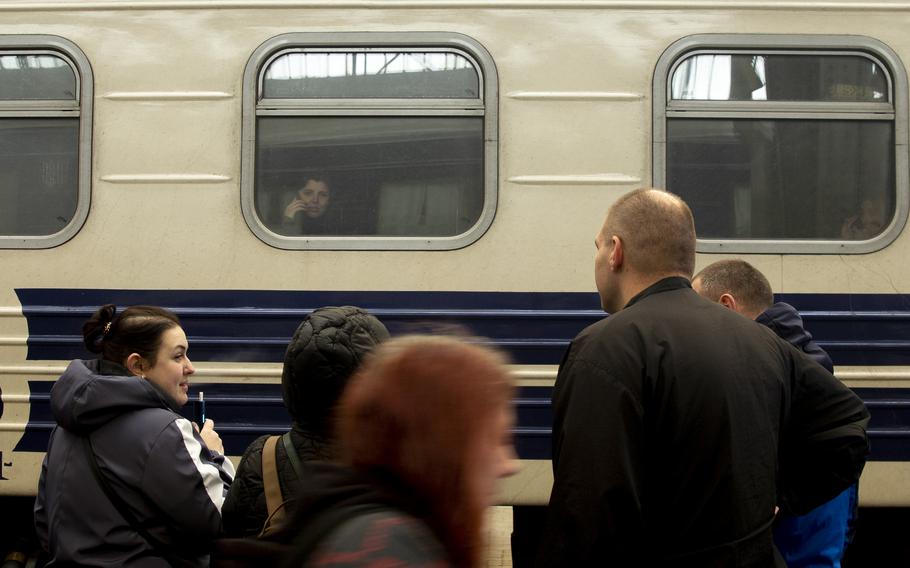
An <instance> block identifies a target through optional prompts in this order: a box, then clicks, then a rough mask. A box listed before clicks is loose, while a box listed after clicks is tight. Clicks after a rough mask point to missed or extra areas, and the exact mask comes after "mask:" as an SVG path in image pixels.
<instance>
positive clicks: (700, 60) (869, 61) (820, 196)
mask: <svg viewBox="0 0 910 568" xmlns="http://www.w3.org/2000/svg"><path fill="white" fill-rule="evenodd" d="M906 99H907V78H906V73H905V71H904V69H903V67H902V65H901V63H900V60H899V59H898V57H897V56H896V55H895V54H894V52H893V51H891V50H890V49H889V48H888V47H887V46H885V45H883V44H882V43H880V42H878V41H876V40H873V39H869V38H862V37H858V36H753V35H749V36H735V35H700V36H690V37H687V38H683V39H682V40H680V41H678V42H676V43H675V44H673V45H672V46H671V47H670V48H669V49H668V50H667V51H666V52H665V53H664V54H663V56H662V57H661V59H660V61H659V62H658V66H657V69H656V71H655V80H654V172H653V177H654V183H655V185H658V186H662V187H665V188H667V189H668V190H669V191H672V192H674V193H676V194H678V195H680V196H681V197H683V198H684V199H685V200H686V201H687V203H689V205H690V206H691V207H692V212H693V214H694V215H695V223H696V230H697V232H698V235H699V251H701V252H753V253H838V254H844V253H867V252H872V251H875V250H878V249H881V248H883V247H885V246H887V245H888V244H889V243H890V242H891V241H893V240H894V239H895V238H896V237H897V235H898V234H899V233H900V231H901V229H902V228H903V226H904V224H905V223H906V219H907V212H908V205H910V195H908V160H907V156H906V153H905V152H904V151H900V150H901V149H905V148H906V147H907V138H908V133H907V130H908V129H907V103H906Z"/></svg>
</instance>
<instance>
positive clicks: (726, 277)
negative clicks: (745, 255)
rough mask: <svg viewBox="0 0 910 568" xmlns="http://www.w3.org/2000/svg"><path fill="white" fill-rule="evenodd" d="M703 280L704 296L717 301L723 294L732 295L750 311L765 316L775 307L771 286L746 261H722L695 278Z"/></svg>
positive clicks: (701, 285)
mask: <svg viewBox="0 0 910 568" xmlns="http://www.w3.org/2000/svg"><path fill="white" fill-rule="evenodd" d="M695 279H696V280H701V284H700V287H701V292H702V295H704V296H705V297H706V298H708V299H710V300H713V301H715V302H716V301H717V300H718V299H720V297H721V295H722V294H732V295H733V297H734V298H736V301H737V302H738V303H739V304H742V306H743V307H744V308H746V309H747V310H749V311H754V312H758V313H761V312H763V311H765V310H767V309H768V308H769V307H771V304H773V303H774V293H773V292H772V291H771V283H770V282H768V279H767V278H765V275H764V274H762V273H761V272H760V271H759V270H758V269H757V268H755V267H754V266H752V265H751V264H749V263H748V262H746V261H744V260H738V259H737V260H721V261H718V262H715V263H714V264H711V265H709V266H707V267H705V268H704V269H702V271H701V272H699V273H698V274H696V275H695Z"/></svg>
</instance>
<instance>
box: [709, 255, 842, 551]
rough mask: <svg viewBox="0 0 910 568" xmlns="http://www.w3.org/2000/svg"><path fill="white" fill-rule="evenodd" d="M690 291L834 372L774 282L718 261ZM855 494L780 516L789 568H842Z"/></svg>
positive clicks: (777, 534) (777, 538) (781, 545)
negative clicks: (759, 326)
mask: <svg viewBox="0 0 910 568" xmlns="http://www.w3.org/2000/svg"><path fill="white" fill-rule="evenodd" d="M692 288H693V289H694V290H695V291H696V292H698V294H699V295H701V296H703V297H705V298H707V299H709V300H711V301H713V302H717V303H718V304H721V305H723V306H725V307H727V308H730V309H731V310H733V311H734V312H737V313H739V314H741V315H743V316H746V317H747V318H749V319H752V320H755V321H756V322H758V323H760V324H762V325H764V326H766V327H769V328H771V330H773V331H774V333H776V334H777V335H778V336H779V337H780V338H781V339H784V340H786V341H787V342H789V343H790V344H791V345H793V346H794V347H796V348H797V349H799V350H801V351H802V352H803V353H805V354H806V355H807V356H809V357H810V358H811V359H812V360H814V361H815V362H816V363H818V364H819V365H821V366H822V367H824V368H825V369H827V370H828V371H829V372H831V373H833V372H834V364H833V363H832V362H831V357H829V356H828V354H827V353H826V352H825V350H824V349H822V348H821V347H819V346H818V344H817V343H815V341H814V340H813V339H812V335H811V334H810V333H809V332H808V331H806V329H805V328H804V327H803V319H802V317H801V316H800V315H799V312H798V311H796V308H794V307H793V306H791V305H790V304H787V303H786V302H777V303H774V294H773V293H772V291H771V283H770V282H768V279H767V278H765V276H764V275H763V274H762V273H761V272H759V271H758V269H756V268H755V267H754V266H752V265H751V264H749V263H748V262H746V261H744V260H721V261H719V262H715V263H714V264H711V265H710V266H708V267H706V268H705V269H703V270H702V271H701V272H699V273H698V274H696V275H695V278H693V279H692ZM857 493H858V486H857V484H855V483H854V484H853V485H852V486H850V487H849V488H847V489H846V490H845V491H844V492H843V493H841V494H840V495H838V496H837V497H835V498H834V499H832V500H830V501H828V502H827V503H825V504H823V505H820V506H818V507H816V508H815V509H813V510H812V511H811V512H809V513H808V514H806V515H798V516H796V515H789V514H787V513H780V514H779V515H778V518H777V520H776V522H775V526H774V544H775V545H776V546H777V548H778V550H780V553H781V555H782V556H783V558H784V561H786V563H787V566H788V567H789V568H821V567H831V568H840V565H841V559H842V558H843V556H844V552H845V551H846V548H847V545H849V543H850V540H851V536H852V535H851V532H852V529H851V526H852V525H853V522H854V520H855V517H856V505H857Z"/></svg>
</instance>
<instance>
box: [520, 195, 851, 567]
mask: <svg viewBox="0 0 910 568" xmlns="http://www.w3.org/2000/svg"><path fill="white" fill-rule="evenodd" d="M595 245H596V252H595V255H594V280H595V283H596V285H597V291H598V293H599V295H600V300H601V305H602V307H603V309H604V310H606V311H607V312H609V313H611V314H612V315H610V317H608V318H606V319H604V320H602V321H600V322H598V323H596V324H594V325H592V326H590V327H588V328H587V329H585V330H584V331H582V332H581V334H579V335H578V337H576V338H575V340H574V341H573V342H572V344H571V345H570V346H569V349H568V351H567V353H566V355H565V357H564V358H563V362H562V364H561V365H560V368H559V373H558V375H557V378H556V386H555V388H554V391H553V413H554V423H553V473H554V483H553V491H552V494H551V496H550V506H549V517H548V522H547V530H546V532H545V536H544V538H543V543H542V549H541V552H540V554H539V557H538V561H539V562H538V563H539V564H540V565H541V566H573V567H574V566H673V567H674V568H679V567H693V568H694V567H698V568H705V567H712V566H717V567H721V566H723V567H725V568H727V567H756V568H757V567H761V568H767V567H769V566H775V565H776V566H783V563H782V560H781V559H780V557H779V555H777V554H776V553H775V550H774V546H773V543H772V536H771V525H772V522H773V520H774V515H775V508H776V506H778V505H779V506H780V507H781V508H782V509H784V510H787V511H808V510H810V509H811V508H813V507H815V506H817V505H818V504H820V503H823V502H824V501H827V500H829V499H830V498H831V497H833V496H834V495H837V494H838V493H840V492H841V491H843V490H844V489H846V488H847V487H848V486H849V485H850V484H851V483H853V482H854V481H855V480H856V479H857V478H858V477H859V474H860V472H861V471H862V467H863V465H864V463H865V455H866V453H867V451H868V445H867V442H866V435H865V424H866V422H867V421H868V417H869V414H868V412H867V411H866V409H865V407H864V406H863V403H862V401H860V400H859V398H857V397H856V395H854V394H853V393H852V392H851V391H850V390H849V389H847V388H846V387H844V386H843V385H842V384H841V383H840V382H839V381H838V380H837V379H835V378H834V377H833V376H832V375H831V373H829V372H828V371H826V370H825V369H823V368H822V367H820V366H818V365H816V364H815V363H813V362H812V361H810V360H808V359H806V358H805V357H803V356H802V355H801V354H800V353H799V352H798V351H797V350H796V349H795V348H794V347H793V346H791V345H790V344H788V343H787V342H785V341H783V340H781V339H780V338H778V337H777V336H776V335H775V334H774V333H772V332H771V331H770V330H768V329H767V328H765V327H763V326H759V325H755V323H754V322H750V321H749V320H747V319H746V318H743V317H741V316H740V315H738V314H736V313H734V312H732V311H731V310H727V309H724V308H723V307H722V306H719V305H717V304H715V303H713V302H710V301H708V300H706V299H704V298H701V297H700V296H698V294H696V293H695V292H694V291H693V290H692V287H691V285H690V282H689V279H690V278H691V277H692V272H693V269H694V266H695V228H694V222H693V219H692V213H691V211H690V210H689V208H688V206H687V205H686V204H685V203H684V202H683V201H682V200H681V199H679V198H678V197H676V196H674V195H672V194H670V193H666V192H664V191H660V190H655V189H641V190H636V191H633V192H631V193H628V194H626V195H624V196H623V197H621V198H619V199H618V200H617V201H616V203H615V204H614V205H613V206H612V207H611V208H610V211H609V213H608V214H607V218H606V220H605V222H604V225H603V227H602V229H601V230H600V232H598V234H597V235H596V238H595Z"/></svg>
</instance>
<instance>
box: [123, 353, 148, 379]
mask: <svg viewBox="0 0 910 568" xmlns="http://www.w3.org/2000/svg"><path fill="white" fill-rule="evenodd" d="M145 367H146V365H145V359H143V358H142V355H140V354H138V353H130V355H129V357H127V358H126V369H127V370H128V371H129V372H130V373H132V374H134V375H136V376H137V377H145Z"/></svg>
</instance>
